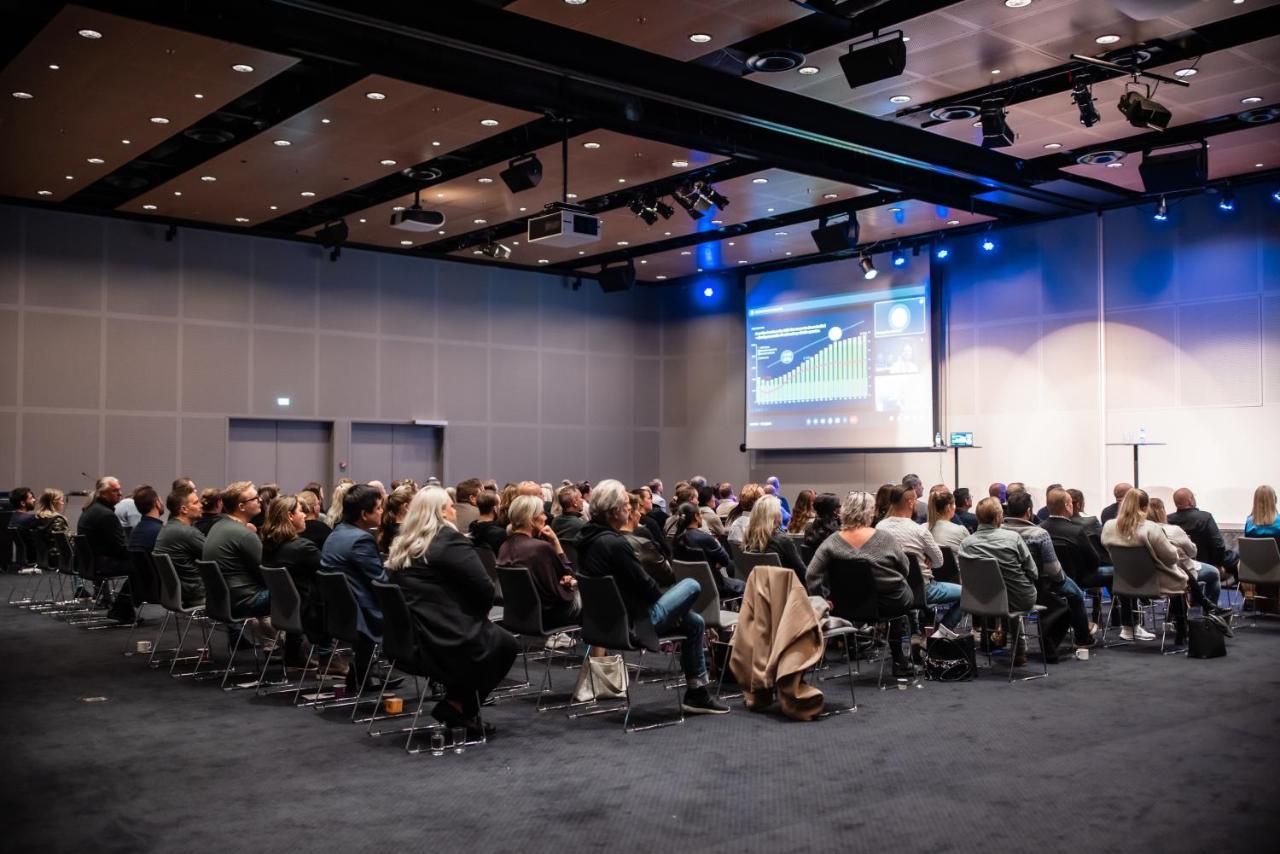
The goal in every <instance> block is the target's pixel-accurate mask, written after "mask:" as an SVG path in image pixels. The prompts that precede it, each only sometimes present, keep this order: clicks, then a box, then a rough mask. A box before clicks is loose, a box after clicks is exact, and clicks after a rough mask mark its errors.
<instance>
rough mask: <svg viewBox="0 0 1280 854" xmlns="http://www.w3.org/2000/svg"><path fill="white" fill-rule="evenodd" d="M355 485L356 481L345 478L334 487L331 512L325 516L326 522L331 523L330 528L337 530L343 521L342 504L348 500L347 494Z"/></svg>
mask: <svg viewBox="0 0 1280 854" xmlns="http://www.w3.org/2000/svg"><path fill="white" fill-rule="evenodd" d="M355 485H356V483H355V481H353V480H352V479H351V478H343V479H342V480H339V481H338V482H337V484H335V485H334V487H333V500H331V501H330V502H329V512H328V513H326V514H325V516H324V520H325V521H326V522H328V523H329V527H330V528H336V527H337V526H338V523H339V522H341V521H342V502H343V501H344V500H346V497H347V493H348V492H350V491H351V489H352V487H354V486H355Z"/></svg>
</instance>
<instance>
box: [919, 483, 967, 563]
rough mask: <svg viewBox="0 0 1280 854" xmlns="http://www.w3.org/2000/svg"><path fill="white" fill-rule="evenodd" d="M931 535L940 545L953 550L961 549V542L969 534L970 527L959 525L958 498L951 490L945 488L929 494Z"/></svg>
mask: <svg viewBox="0 0 1280 854" xmlns="http://www.w3.org/2000/svg"><path fill="white" fill-rule="evenodd" d="M928 505H929V524H928V527H929V535H930V536H931V537H933V541H934V542H935V543H937V544H938V546H939V547H941V546H946V547H947V548H949V549H951V551H952V552H958V551H959V550H960V543H961V542H963V541H964V538H965V537H967V536H969V529H968V528H966V527H964V526H963V525H957V524H956V523H955V522H954V521H952V520H953V519H954V518H955V515H956V499H955V496H954V495H952V494H951V491H950V490H948V489H946V488H943V489H940V490H938V491H937V492H934V493H931V494H930V495H929V501H928Z"/></svg>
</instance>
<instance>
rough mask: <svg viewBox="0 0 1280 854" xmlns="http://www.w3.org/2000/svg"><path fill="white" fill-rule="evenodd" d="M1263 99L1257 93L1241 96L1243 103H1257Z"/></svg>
mask: <svg viewBox="0 0 1280 854" xmlns="http://www.w3.org/2000/svg"><path fill="white" fill-rule="evenodd" d="M1261 101H1262V99H1261V98H1260V97H1258V96H1257V95H1250V96H1249V97H1248V98H1241V99H1240V103H1242V104H1257V103H1259V102H1261Z"/></svg>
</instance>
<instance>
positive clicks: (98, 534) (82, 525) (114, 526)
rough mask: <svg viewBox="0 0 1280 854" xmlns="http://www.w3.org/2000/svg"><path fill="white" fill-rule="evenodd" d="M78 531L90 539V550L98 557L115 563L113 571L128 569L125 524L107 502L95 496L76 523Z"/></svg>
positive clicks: (125, 570)
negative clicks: (122, 523) (123, 524)
mask: <svg viewBox="0 0 1280 854" xmlns="http://www.w3.org/2000/svg"><path fill="white" fill-rule="evenodd" d="M76 533H77V534H80V535H81V536H84V537H86V538H87V539H88V540H89V551H91V552H93V554H94V555H95V556H96V557H99V558H104V559H106V560H107V561H109V562H113V563H114V564H115V565H114V566H113V567H112V570H111V571H112V572H115V571H116V570H117V569H118V570H119V571H121V572H127V571H128V565H129V545H128V542H127V541H126V540H125V538H124V526H122V525H121V524H120V520H119V519H117V518H116V514H115V511H114V510H112V509H111V505H109V504H107V502H105V501H103V500H102V499H101V498H95V499H94V501H93V503H92V504H90V505H89V506H88V507H86V508H84V512H83V513H81V514H80V521H79V522H77V523H76Z"/></svg>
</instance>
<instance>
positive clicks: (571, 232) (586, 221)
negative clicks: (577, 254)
mask: <svg viewBox="0 0 1280 854" xmlns="http://www.w3.org/2000/svg"><path fill="white" fill-rule="evenodd" d="M550 208H551V210H550V211H548V212H547V213H544V214H539V215H538V216H531V217H529V222H528V225H527V236H526V239H527V240H528V241H529V242H530V243H545V244H546V245H547V246H581V245H583V244H584V243H595V242H596V241H598V240H599V239H600V218H599V217H595V216H592V215H591V214H589V213H586V212H585V211H582V210H579V209H577V208H571V207H566V206H564V205H561V204H552V205H551V206H550Z"/></svg>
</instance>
